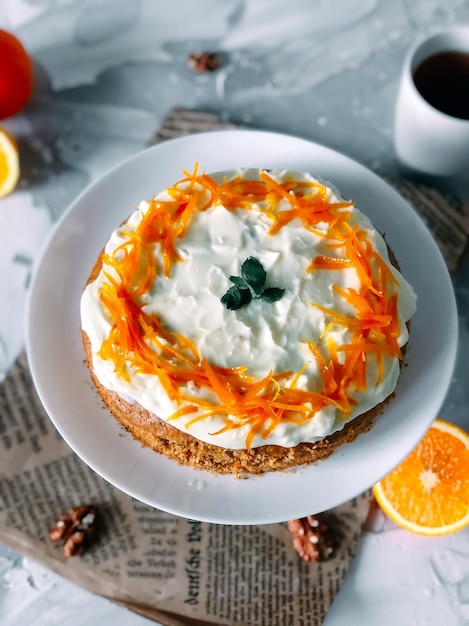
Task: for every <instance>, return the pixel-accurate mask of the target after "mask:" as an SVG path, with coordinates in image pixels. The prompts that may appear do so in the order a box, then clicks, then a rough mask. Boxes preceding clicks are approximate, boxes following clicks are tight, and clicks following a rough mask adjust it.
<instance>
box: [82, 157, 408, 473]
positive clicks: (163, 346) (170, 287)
mask: <svg viewBox="0 0 469 626" xmlns="http://www.w3.org/2000/svg"><path fill="white" fill-rule="evenodd" d="M415 307H416V296H415V293H414V291H413V289H412V288H411V287H410V285H409V284H408V283H407V282H406V280H405V279H404V278H403V276H402V275H401V273H400V272H399V271H398V269H397V268H396V264H395V263H394V265H393V263H392V262H391V260H390V252H389V250H388V247H387V245H386V243H385V241H384V239H383V237H382V236H381V235H380V234H379V232H378V231H377V230H376V229H375V228H374V227H373V225H372V224H371V222H370V220H369V219H368V218H367V217H366V216H365V215H364V214H363V213H362V212H361V211H360V210H359V209H358V208H357V207H356V206H355V205H354V203H353V202H352V201H346V200H343V199H342V198H341V197H340V196H339V194H338V192H337V191H336V190H334V189H333V188H332V187H330V186H328V185H326V184H324V183H322V182H319V181H318V180H316V179H315V178H314V177H313V176H311V175H310V174H307V173H299V172H293V171H269V170H254V169H243V170H237V171H229V172H222V173H217V174H211V175H208V174H205V173H199V172H198V168H196V169H195V171H194V172H192V173H188V172H184V173H183V177H182V178H181V180H179V181H178V182H176V183H175V184H174V185H173V186H172V187H168V188H167V189H166V190H165V191H163V192H162V193H161V194H159V195H157V196H156V197H154V198H152V199H151V200H150V201H148V202H142V203H141V204H140V206H139V208H138V210H136V211H135V212H134V213H133V214H132V215H131V216H130V218H129V219H128V220H127V221H126V222H125V223H124V224H122V225H121V226H119V227H118V228H117V229H116V230H115V231H114V232H113V233H112V235H111V237H110V239H109V241H108V243H107V244H106V246H105V248H104V250H103V252H102V254H101V255H100V256H99V258H98V260H97V262H96V265H95V267H94V268H93V270H92V272H91V275H90V277H89V280H88V284H87V286H86V288H85V291H84V293H83V297H82V301H81V319H82V330H83V338H84V345H85V350H86V354H87V362H88V366H89V368H90V371H91V375H92V379H93V381H94V383H95V385H96V387H97V389H98V392H99V394H100V395H101V397H102V398H103V400H104V402H105V403H106V405H107V406H108V407H109V409H110V410H111V412H112V414H113V415H114V416H115V417H116V418H117V420H119V422H120V423H121V424H122V425H123V426H125V428H127V429H128V430H129V431H130V432H131V433H132V435H133V436H134V437H135V438H136V439H138V440H139V441H140V442H141V443H142V444H144V445H145V446H149V447H151V448H153V449H154V450H155V451H157V452H159V453H162V454H164V455H166V456H168V457H170V458H171V459H174V460H176V461H178V462H179V463H183V464H188V465H192V466H194V467H197V468H200V469H206V470H210V471H214V472H218V473H232V474H240V473H243V472H247V473H262V472H267V471H277V470H283V469H286V468H288V467H292V466H296V465H301V464H310V463H314V462H316V461H318V460H319V459H323V458H325V457H327V456H328V455H330V454H331V452H333V451H334V450H335V449H336V448H337V447H338V446H339V445H341V444H343V443H345V442H350V441H352V440H353V439H354V438H355V437H356V436H357V435H359V434H360V433H362V432H365V431H367V430H368V429H369V428H370V427H371V426H372V424H373V422H374V420H375V418H376V416H377V415H378V414H379V412H380V410H381V409H382V407H383V405H384V403H386V402H387V401H388V400H389V399H390V398H391V397H392V395H393V393H394V390H395V387H396V384H397V380H398V377H399V372H400V367H401V364H402V360H403V349H404V347H405V345H406V343H407V341H408V322H409V320H410V319H411V317H412V315H413V314H414V312H415Z"/></svg>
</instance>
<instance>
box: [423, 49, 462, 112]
mask: <svg viewBox="0 0 469 626" xmlns="http://www.w3.org/2000/svg"><path fill="white" fill-rule="evenodd" d="M413 79H414V83H415V86H416V88H417V89H418V91H419V93H420V95H421V96H422V97H423V98H425V100H426V101H427V102H428V103H429V104H431V105H432V106H433V107H435V109H438V110H439V111H441V112H442V113H446V115H451V116H452V117H457V118H460V119H463V120H469V53H467V52H456V51H443V52H438V53H437V54H432V55H431V56H429V57H427V58H426V59H424V60H423V61H422V62H421V63H420V64H419V65H418V66H417V67H416V68H415V70H414V72H413Z"/></svg>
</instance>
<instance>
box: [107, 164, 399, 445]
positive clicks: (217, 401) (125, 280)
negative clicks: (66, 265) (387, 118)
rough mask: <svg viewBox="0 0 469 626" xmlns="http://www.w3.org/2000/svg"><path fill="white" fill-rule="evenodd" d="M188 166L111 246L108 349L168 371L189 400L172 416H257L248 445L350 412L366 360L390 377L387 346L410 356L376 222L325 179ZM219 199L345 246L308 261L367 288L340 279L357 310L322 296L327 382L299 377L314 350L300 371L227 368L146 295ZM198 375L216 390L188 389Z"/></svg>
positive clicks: (138, 368) (274, 229)
mask: <svg viewBox="0 0 469 626" xmlns="http://www.w3.org/2000/svg"><path fill="white" fill-rule="evenodd" d="M183 174H184V178H183V179H181V180H180V181H178V182H177V183H176V184H175V185H173V186H172V187H170V188H168V189H167V190H166V193H167V196H166V198H165V199H164V200H160V199H156V198H154V199H153V200H152V201H151V202H150V204H149V206H148V209H147V210H145V211H143V212H142V216H141V220H140V222H139V223H138V225H137V226H136V227H135V230H134V232H131V231H130V230H129V227H127V230H125V231H124V230H122V231H121V233H120V234H121V236H122V237H123V238H125V241H124V242H123V243H122V244H121V245H119V246H118V247H117V248H116V249H115V250H114V251H113V252H112V253H111V254H104V255H103V264H104V266H105V268H106V269H105V270H104V276H105V280H104V282H103V285H102V287H101V289H100V297H101V300H102V303H103V305H104V306H105V308H106V310H107V312H108V314H109V316H110V318H111V321H112V328H111V331H110V333H109V336H108V337H107V339H106V340H105V341H104V342H103V344H102V346H101V349H100V351H99V354H100V356H101V357H102V358H103V359H110V360H112V361H113V363H114V368H115V371H116V372H117V374H118V375H119V376H122V377H123V378H124V379H125V380H127V381H129V380H130V377H131V375H132V374H133V373H142V374H149V375H153V376H157V377H158V379H159V381H160V384H161V386H162V387H163V389H164V391H165V393H166V394H167V395H168V397H169V398H170V399H171V400H173V401H175V402H177V403H178V404H179V405H180V406H179V408H178V409H177V410H176V411H175V412H174V413H173V414H172V415H171V416H170V417H169V418H168V419H169V420H170V421H171V420H175V419H178V418H182V417H185V416H193V417H191V418H190V419H189V420H188V421H187V422H186V428H189V427H190V426H191V425H192V424H194V423H196V422H198V421H200V420H205V419H209V418H213V417H217V418H221V419H222V422H223V425H222V426H221V428H219V429H218V430H217V431H216V432H215V433H213V434H220V433H223V432H226V431H228V430H230V429H234V428H246V433H247V434H246V440H245V443H246V447H247V448H248V449H250V447H251V446H252V444H253V442H254V438H255V437H256V436H260V437H262V438H264V439H265V438H267V437H268V436H269V435H270V434H271V433H272V432H273V430H275V428H276V427H277V426H278V425H279V424H280V423H282V422H285V421H287V422H290V423H292V424H302V423H305V422H306V421H307V420H309V419H312V418H314V416H315V415H316V413H317V412H318V411H320V410H321V409H323V408H324V407H326V406H333V407H335V408H336V409H337V410H338V411H340V412H341V413H342V414H343V415H344V416H345V417H346V416H348V415H350V412H351V410H352V407H353V406H355V404H356V402H355V401H354V399H353V398H352V397H351V395H350V392H351V390H352V389H356V390H360V389H366V388H367V381H366V366H367V360H368V359H369V358H374V359H376V362H377V380H376V384H379V383H380V382H381V380H382V377H383V371H384V360H385V358H388V357H396V356H398V357H399V358H401V351H400V348H399V345H398V337H399V325H398V317H397V293H395V291H396V290H395V286H396V285H397V281H396V279H395V277H394V275H393V273H392V271H391V270H390V269H389V267H388V266H387V265H386V263H385V261H384V260H383V259H382V258H381V257H380V256H379V254H377V252H376V251H374V250H373V248H372V247H371V244H370V242H369V241H368V239H367V236H366V232H365V231H361V230H360V229H359V228H358V226H355V227H351V226H350V225H349V223H348V220H349V218H350V217H351V215H352V214H351V211H350V209H351V208H352V207H353V203H351V202H329V201H328V199H327V188H326V187H325V186H324V185H321V184H320V183H318V182H302V181H296V180H294V179H293V178H291V179H288V180H285V181H283V182H282V183H279V182H277V181H275V180H274V179H273V178H272V177H271V176H269V174H268V173H267V172H265V171H261V172H260V180H255V181H253V180H243V179H242V178H241V176H237V177H235V178H234V179H232V180H230V181H227V180H226V179H225V180H223V181H221V182H217V181H215V180H214V179H213V178H212V177H210V176H208V175H207V174H205V173H202V174H199V168H198V165H196V166H195V168H194V171H193V172H187V171H183ZM212 205H222V206H223V207H225V209H226V210H228V211H231V210H239V209H242V210H256V211H258V212H261V213H264V214H265V215H266V216H267V217H268V218H269V219H270V220H271V222H272V226H271V228H270V231H269V234H270V235H275V234H276V233H278V232H279V231H280V230H281V229H282V228H283V226H285V225H287V224H289V223H290V222H291V221H292V220H294V219H299V220H301V222H302V224H303V226H304V228H306V229H308V230H309V231H311V232H312V233H314V234H315V235H317V236H318V237H321V238H322V239H324V241H325V245H326V246H327V247H328V248H330V249H331V250H338V249H341V253H336V254H338V256H331V257H329V256H316V257H315V258H314V259H312V261H311V264H310V266H309V267H308V269H307V272H308V273H312V272H316V271H323V270H331V271H340V270H342V269H354V270H355V271H356V274H357V277H358V279H359V282H360V287H359V288H358V289H352V288H348V289H347V290H345V289H343V288H341V287H340V286H339V285H335V284H334V285H333V290H334V292H335V293H336V294H337V295H338V296H339V297H341V298H342V299H343V300H344V301H345V302H347V303H348V304H349V305H350V307H351V309H352V310H353V311H354V313H353V314H352V315H345V314H343V313H339V312H336V311H334V310H333V309H328V308H326V307H322V306H320V305H318V304H315V303H313V306H315V307H316V308H317V309H318V310H320V311H322V312H323V313H324V315H325V316H326V318H328V319H330V321H329V323H328V324H327V325H326V328H325V329H324V331H323V332H322V333H321V336H320V341H326V342H327V347H328V354H329V362H326V360H325V358H324V356H323V354H322V352H321V350H320V348H319V346H318V345H316V344H315V343H314V342H312V341H307V345H308V348H309V350H310V352H311V354H312V356H313V358H314V361H315V362H316V364H317V367H318V369H319V372H320V374H321V378H322V387H321V388H319V390H318V391H315V392H311V391H306V390H303V389H298V388H297V386H298V383H299V380H300V378H301V376H302V375H306V376H307V370H308V368H309V366H310V365H311V363H310V362H307V363H305V365H304V366H303V367H302V368H301V369H300V370H299V371H298V372H296V373H295V372H281V373H279V374H273V373H272V372H269V373H268V375H266V376H265V377H264V378H262V379H259V380H256V379H254V378H253V377H252V376H249V375H248V374H247V372H246V369H247V368H246V367H245V366H243V367H238V368H222V367H219V366H217V365H215V364H213V363H209V362H208V361H207V360H206V359H203V358H202V357H201V356H200V354H199V352H198V349H197V347H196V345H195V344H194V343H193V342H192V341H191V340H190V339H189V338H187V337H185V336H183V335H181V334H178V333H172V332H170V331H169V330H168V329H166V328H165V326H164V324H163V322H162V321H161V320H160V319H159V318H158V316H156V315H149V314H147V313H145V312H144V310H143V306H144V304H145V300H144V298H143V296H145V295H146V294H147V293H148V292H149V290H150V289H151V288H152V286H153V285H154V283H155V280H159V277H160V276H161V275H162V274H163V275H164V276H167V277H169V276H170V275H171V272H172V268H173V265H174V264H175V263H178V262H181V258H180V256H179V254H178V250H177V244H176V242H177V240H180V239H182V238H184V236H185V234H186V232H187V229H188V228H189V227H190V225H191V222H192V220H193V219H194V216H195V215H196V214H197V213H198V212H202V211H205V210H206V209H208V208H209V207H210V206H212ZM279 207H281V208H279ZM318 225H321V226H320V227H319V226H318ZM324 225H326V226H327V228H326V230H324ZM155 249H156V250H157V251H159V254H155ZM157 259H158V260H157ZM336 326H339V327H340V328H342V329H345V330H346V331H347V333H349V335H350V342H349V343H348V344H344V345H338V346H336V345H335V343H334V342H333V341H332V340H331V338H330V337H328V333H329V332H330V331H331V330H332V329H333V328H334V327H336ZM288 380H289V383H286V382H285V381H288ZM282 381H283V384H281V383H282ZM188 383H191V384H193V385H195V386H196V388H198V389H206V390H208V391H209V392H210V393H211V394H213V400H208V399H203V398H199V397H196V396H193V395H191V394H189V393H188V391H187V387H186V386H187V385H188ZM286 385H287V386H286ZM205 395H206V394H205Z"/></svg>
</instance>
